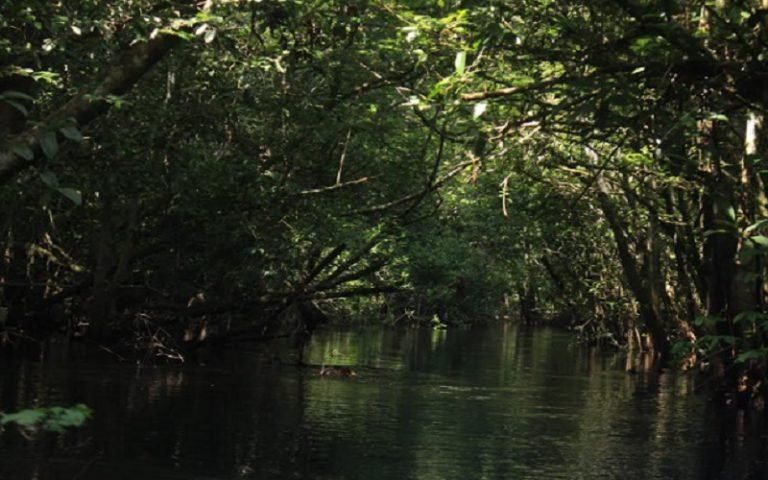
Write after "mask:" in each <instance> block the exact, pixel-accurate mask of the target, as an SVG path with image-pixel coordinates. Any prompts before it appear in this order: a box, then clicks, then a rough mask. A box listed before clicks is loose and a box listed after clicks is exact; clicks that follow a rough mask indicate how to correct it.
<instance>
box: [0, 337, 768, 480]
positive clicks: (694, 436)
mask: <svg viewBox="0 0 768 480" xmlns="http://www.w3.org/2000/svg"><path fill="white" fill-rule="evenodd" d="M570 342H571V337H570V336H569V335H567V334H564V333H561V332H557V331H553V330H535V331H528V330H521V329H517V328H514V327H499V328H494V329H487V330H479V331H458V330H456V331H454V330H436V331H431V330H386V329H367V330H363V331H324V332H320V333H319V334H317V335H316V336H315V337H314V338H313V339H312V341H311V343H310V345H309V347H308V350H307V356H308V361H309V362H310V363H312V364H316V365H322V364H332V365H346V366H351V367H353V368H354V369H355V370H356V371H357V374H358V375H357V376H356V377H354V378H324V377H321V376H320V375H319V372H318V371H317V370H316V369H311V370H309V369H297V368H294V367H287V366H283V367H278V366H265V365H263V364H262V363H260V360H259V358H258V357H257V356H256V355H255V354H252V353H247V352H229V353H227V354H225V355H223V356H222V357H221V358H220V359H218V360H217V361H216V362H214V363H211V364H209V366H208V367H205V368H202V367H185V368H175V367H156V368H138V367H135V366H126V365H109V364H103V363H101V364H99V363H88V362H83V361H80V362H73V361H70V362H66V361H64V360H62V359H60V358H57V361H56V362H53V361H48V362H46V363H29V362H27V363H17V364H10V363H8V362H5V363H4V364H3V365H2V371H0V410H3V411H14V410H17V409H21V408H29V407H31V406H36V405H69V404H73V403H78V402H83V403H86V404H88V405H89V406H90V407H92V409H93V410H94V412H95V416H94V419H93V420H92V421H91V422H90V423H89V424H88V425H87V426H86V427H85V428H82V429H79V430H76V431H71V432H68V433H67V434H65V435H61V436H58V437H52V436H46V435H42V434H32V435H28V436H27V437H25V436H23V435H22V434H21V433H20V432H19V431H18V430H17V429H15V428H6V429H5V430H4V431H3V432H2V433H1V434H0V478H2V479H8V480H16V479H24V480H29V479H39V480H49V479H50V480H53V479H55V480H66V479H74V478H77V479H85V480H90V479H136V478H142V479H182V478H183V479H201V480H202V479H238V478H260V479H261V478H267V479H270V478H274V479H278V478H280V479H284V478H292V479H361V478H365V479H372V480H376V479H496V478H532V479H539V478H563V479H566V478H567V479H572V478H637V479H647V478H692V479H694V478H695V479H700V478H713V479H714V478H724V479H742V478H768V476H766V473H765V465H764V463H763V461H762V458H763V454H764V453H765V444H764V443H765V438H766V437H765V436H764V435H765V432H766V429H765V425H764V419H763V418H762V417H758V416H755V415H753V414H750V413H749V412H747V413H745V412H735V411H734V412H715V411H714V409H713V408H711V406H710V404H709V403H708V402H707V400H706V398H704V397H703V396H700V395H694V394H693V390H694V385H693V380H692V379H691V378H689V377H687V376H683V375H674V374H670V373H654V372H651V373H639V374H634V375H630V374H627V373H625V372H624V365H625V364H624V359H623V358H621V357H620V356H618V355H603V354H600V352H598V351H596V350H593V349H587V348H578V347H576V346H574V345H572V344H571V343H570Z"/></svg>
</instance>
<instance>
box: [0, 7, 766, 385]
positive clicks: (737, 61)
mask: <svg viewBox="0 0 768 480" xmlns="http://www.w3.org/2000/svg"><path fill="white" fill-rule="evenodd" d="M1 5H2V7H0V8H1V9H2V10H1V13H2V14H1V15H0V32H1V33H0V52H1V53H0V204H1V205H2V206H3V207H2V209H0V246H1V248H0V251H1V252H2V257H0V333H2V342H3V345H4V347H5V348H6V349H13V348H15V347H17V346H19V345H20V344H23V343H25V342H32V341H39V340H40V339H44V338H47V337H50V336H53V335H67V336H69V337H70V338H72V339H80V340H84V341H86V342H91V343H93V344H98V345H103V346H109V348H111V349H113V350H114V351H115V352H123V353H122V354H125V352H127V351H134V352H136V351H141V352H144V353H147V352H148V353H149V354H151V355H152V356H155V357H161V358H168V359H171V360H173V359H181V358H183V357H184V355H185V354H186V352H188V351H190V350H193V349H195V348H197V347H198V346H200V345H204V344H218V345H231V344H236V343H239V342H270V341H272V340H274V339H277V338H283V337H285V338H294V339H296V341H297V342H299V343H301V342H305V341H306V338H307V337H308V336H309V335H310V334H311V333H312V331H313V330H314V329H315V328H316V327H318V326H319V325H321V324H323V323H327V322H350V321H352V322H360V321H367V322H377V323H385V324H388V325H429V326H434V327H436V328H457V327H463V326H471V325H475V324H479V323H488V322H497V321H506V320H508V319H513V320H518V321H520V322H523V323H527V324H535V323H550V324H554V325H559V326H563V327H568V328H570V329H572V330H573V331H574V334H575V335H576V334H577V335H580V336H581V337H582V338H583V339H585V340H589V341H599V342H603V343H607V344H614V345H617V346H626V345H634V346H636V347H638V348H643V349H646V350H649V351H652V352H654V354H655V355H656V356H657V357H658V358H660V359H662V360H663V361H686V362H689V363H690V362H691V361H698V362H705V363H708V364H710V367H711V368H712V369H713V371H714V372H716V373H718V374H720V375H723V374H725V373H726V372H728V371H730V369H731V366H733V365H742V364H749V365H751V366H753V367H754V368H762V365H763V360H764V358H765V356H766V353H768V338H766V330H768V309H766V293H767V290H766V286H767V283H766V276H765V273H766V262H765V258H766V253H768V195H767V194H768V191H767V190H766V182H768V169H766V165H765V162H764V155H765V151H766V148H767V146H766V141H765V140H766V134H767V133H766V131H765V126H764V122H765V118H764V116H765V113H766V108H767V107H768V57H766V55H768V53H767V52H768V48H767V47H768V1H766V0H741V1H738V0H695V1H694V0H681V1H674V0H664V1H647V0H596V1H594V0H589V1H586V0H563V1H552V0H517V1H504V0H498V1H489V2H477V1H471V0H436V1H426V0H423V1H416V0H415V1H408V2H395V1H390V0H359V1H354V0H353V1H334V0H329V1H325V0H324V1H319V0H304V1H302V0H291V1H289V0H285V1H283V0H250V1H246V0H242V1H238V0H197V1H184V0H178V1H177V0H170V1H162V0H119V1H111V2H104V1H97V0H60V1H57V2H48V1H41V0H25V1H11V0H6V1H4V2H2V4H1ZM105 348H106V347H105Z"/></svg>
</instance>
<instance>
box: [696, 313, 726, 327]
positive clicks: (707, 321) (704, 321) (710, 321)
mask: <svg viewBox="0 0 768 480" xmlns="http://www.w3.org/2000/svg"><path fill="white" fill-rule="evenodd" d="M724 320H725V319H724V318H723V317H720V316H717V315H699V316H697V317H696V319H695V320H694V321H693V323H694V325H696V326H697V327H705V326H712V325H717V324H718V323H720V322H722V321H724Z"/></svg>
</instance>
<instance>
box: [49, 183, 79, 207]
mask: <svg viewBox="0 0 768 480" xmlns="http://www.w3.org/2000/svg"><path fill="white" fill-rule="evenodd" d="M56 190H57V191H58V192H59V193H60V194H62V195H64V196H65V197H67V198H68V199H70V200H72V202H73V203H74V204H75V205H77V206H78V207H79V206H81V205H82V204H83V194H82V193H80V191H79V190H75V189H74V188H57V189H56Z"/></svg>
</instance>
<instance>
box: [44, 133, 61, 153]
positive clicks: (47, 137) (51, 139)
mask: <svg viewBox="0 0 768 480" xmlns="http://www.w3.org/2000/svg"><path fill="white" fill-rule="evenodd" d="M40 148H42V149H43V154H44V155H45V157H46V158H47V159H48V160H52V159H53V157H55V156H56V153H58V151H59V141H58V140H57V139H56V133H55V132H52V131H48V132H45V133H43V135H42V136H41V137H40Z"/></svg>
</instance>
